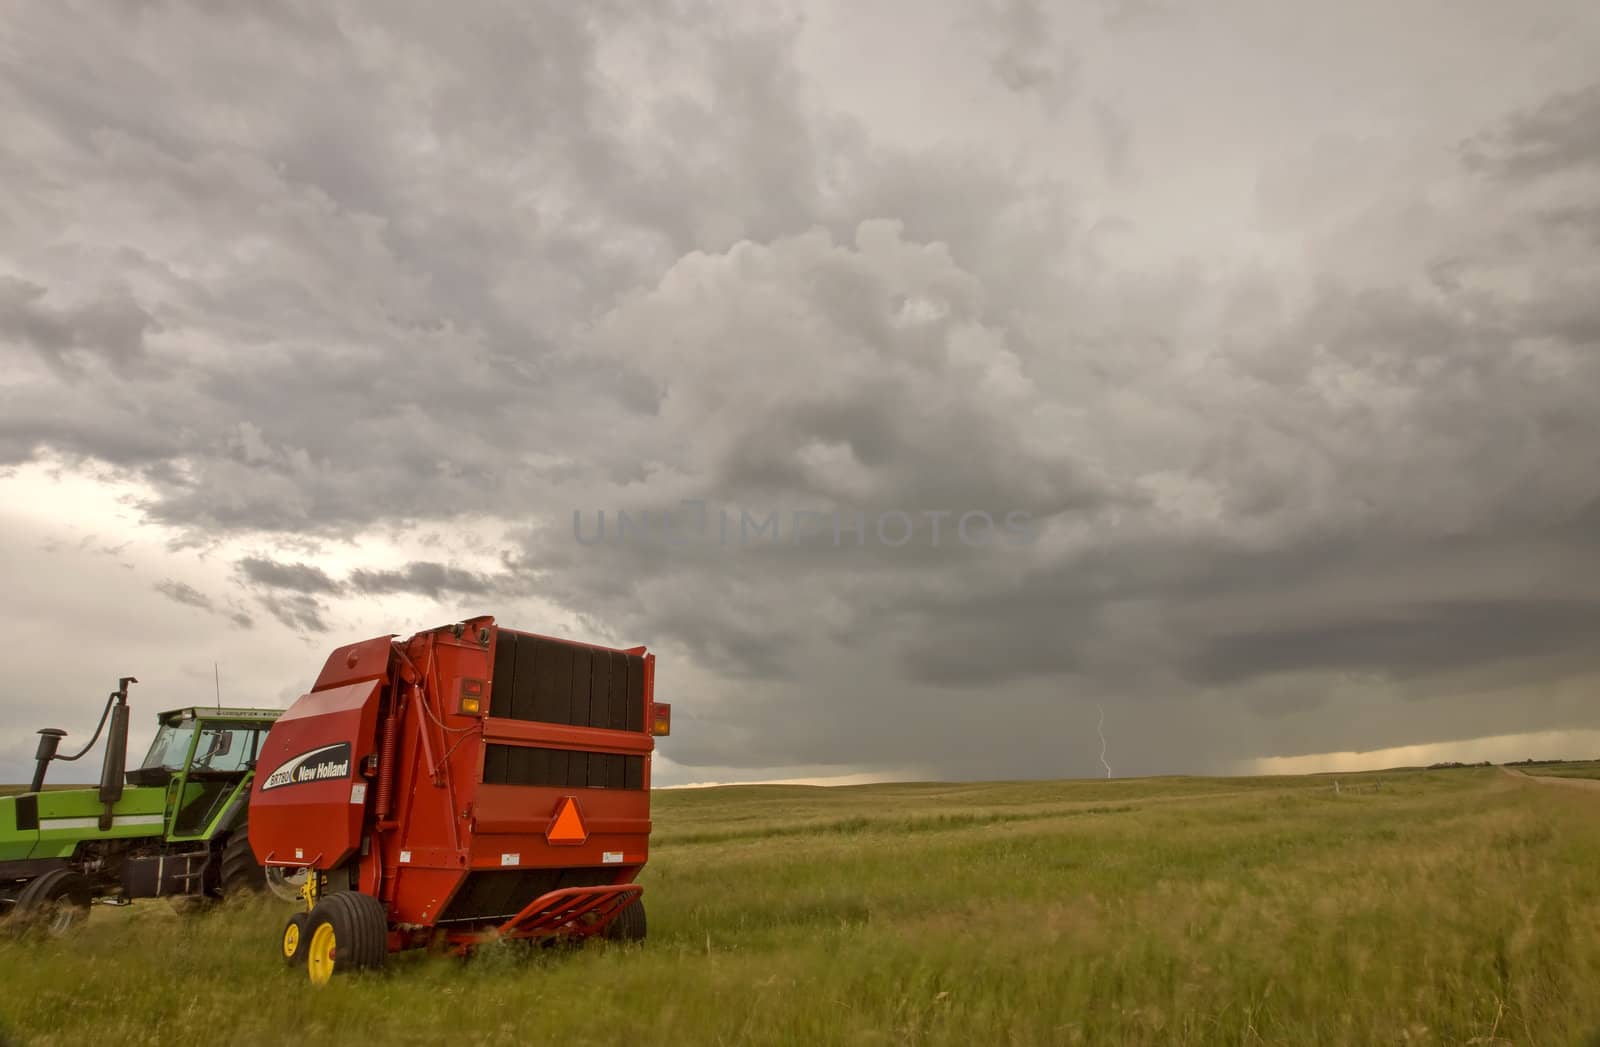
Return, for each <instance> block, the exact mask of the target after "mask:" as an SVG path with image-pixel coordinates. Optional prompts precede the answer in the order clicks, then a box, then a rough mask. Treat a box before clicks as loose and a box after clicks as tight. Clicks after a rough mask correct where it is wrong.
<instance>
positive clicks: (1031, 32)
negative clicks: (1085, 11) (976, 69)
mask: <svg viewBox="0 0 1600 1047" xmlns="http://www.w3.org/2000/svg"><path fill="white" fill-rule="evenodd" d="M978 24H979V25H980V26H981V27H983V28H984V29H985V30H986V31H987V34H988V35H989V36H990V38H991V40H992V47H993V50H992V52H991V57H990V59H989V67H990V70H991V71H992V73H993V74H994V76H995V78H996V79H997V80H999V81H1000V83H1002V84H1004V85H1005V86H1006V87H1007V88H1008V89H1010V90H1012V91H1016V92H1019V93H1031V94H1035V95H1037V96H1038V98H1039V99H1040V100H1041V101H1042V102H1043V104H1044V105H1045V107H1046V109H1047V110H1049V111H1050V112H1059V111H1060V109H1061V107H1062V106H1063V105H1065V104H1066V102H1067V101H1068V100H1069V98H1070V97H1071V96H1072V94H1073V91H1074V88H1075V86H1076V80H1077V66H1078V60H1077V58H1076V56H1075V55H1074V54H1073V53H1072V52H1071V51H1070V50H1069V49H1068V48H1067V47H1066V46H1065V45H1064V44H1063V43H1062V42H1061V41H1060V40H1059V39H1058V38H1057V33H1056V27H1055V23H1054V20H1053V14H1052V10H1051V9H1050V8H1049V7H1048V6H1047V5H1045V4H1042V3H1039V2H1038V0H997V2H995V3H992V4H989V5H987V6H986V7H985V9H984V10H983V12H982V14H981V15H980V16H979V17H978Z"/></svg>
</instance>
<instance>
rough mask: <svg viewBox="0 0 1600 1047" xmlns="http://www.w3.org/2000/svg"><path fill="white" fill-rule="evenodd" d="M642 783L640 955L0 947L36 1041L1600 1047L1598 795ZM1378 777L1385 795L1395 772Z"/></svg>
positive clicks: (257, 919)
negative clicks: (353, 967) (644, 928)
mask: <svg viewBox="0 0 1600 1047" xmlns="http://www.w3.org/2000/svg"><path fill="white" fill-rule="evenodd" d="M1339 780H1340V789H1339V790H1338V791H1337V792H1335V790H1334V788H1333V782H1332V781H1331V780H1330V779H1329V778H1326V777H1321V776H1317V777H1304V778H1261V779H1195V778H1168V779H1138V780H1113V781H1109V782H1105V781H1075V782H1009V783H989V784H933V783H917V784H906V785H876V786H855V787H848V788H832V789H817V788H807V787H798V786H746V787H729V788H719V789H706V790H682V791H667V792H660V793H658V794H657V795H656V797H655V819H656V836H655V838H654V841H653V851H652V856H651V860H650V865H649V866H648V868H647V870H646V873H645V875H644V877H643V881H642V882H644V883H645V885H646V900H647V905H648V908H649V918H650V940H649V941H648V943H647V944H645V945H644V946H643V947H642V948H641V947H627V946H610V945H605V944H596V945H592V946H589V947H586V948H583V949H580V950H571V951H556V950H546V951H530V950H525V949H516V948H500V949H494V950H486V951H485V952H482V953H480V954H479V955H477V956H476V957H474V958H473V959H471V960H469V961H465V962H463V961H456V960H449V959H443V958H436V957H428V956H403V957H399V958H396V959H395V960H394V961H392V962H391V964H390V966H389V968H388V969H387V970H386V971H385V972H384V973H382V974H380V975H375V976H365V977H352V978H347V979H336V980H335V982H334V983H333V984H331V985H329V986H326V987H324V988H321V989H313V988H311V987H310V986H308V985H307V984H306V982H305V978H304V975H303V973H301V972H299V971H293V972H291V971H289V970H287V969H285V968H284V967H283V965H282V963H281V962H280V961H279V959H278V958H277V956H276V955H275V952H274V947H275V945H276V940H277V931H278V928H279V926H280V925H281V921H282V919H283V916H284V911H283V910H282V909H281V908H278V907H275V906H270V905H259V906H240V907H234V908H227V909H223V910H221V911H216V912H212V913H208V914H205V915H203V916H199V917H187V918H180V917H177V916H175V915H173V914H172V913H171V912H170V910H169V909H168V908H167V906H165V905H164V904H162V903H138V904H135V905H133V906H130V907H128V908H126V909H111V908H100V909H97V910H96V912H95V915H94V918H93V919H92V920H91V921H90V922H89V925H88V926H86V927H85V928H83V930H82V931H81V932H80V933H79V934H78V935H76V936H75V937H73V938H71V939H69V940H66V941H61V942H51V943H44V944H23V943H19V942H13V941H7V942H0V1028H3V1029H5V1030H6V1031H7V1033H8V1034H9V1035H10V1036H11V1037H13V1038H14V1039H15V1041H16V1042H17V1043H19V1044H24V1045H41V1047H46V1045H56V1044H59V1045H68V1044H71V1045H78V1044H83V1043H103V1044H108V1045H109V1044H131V1045H142V1044H148V1045H161V1047H178V1045H184V1044H216V1043H239V1044H262V1045H276V1044H297V1045H302V1044H323V1043H332V1042H337V1041H345V1042H355V1041H359V1042H364V1043H386V1044H432V1043H461V1044H521V1043H527V1042H550V1043H570V1044H655V1043H663V1044H665V1043H672V1044H743V1043H761V1044H767V1043H771V1044H788V1043H796V1044H812V1043H817V1044H832V1043H839V1044H896V1043H929V1044H963V1045H965V1044H1128V1045H1132V1044H1151V1045H1155V1044H1163V1045H1164V1044H1238V1045H1246V1044H1286V1045H1288V1044H1293V1045H1303V1044H1348V1045H1360V1047H1367V1045H1373V1044H1482V1045H1488V1044H1526V1045H1534V1047H1544V1045H1561V1044H1600V1036H1597V1035H1596V1030H1597V1029H1600V935H1597V934H1596V933H1595V932H1596V928H1597V926H1600V877H1597V876H1596V875H1595V871H1596V869H1597V868H1600V806H1597V804H1600V797H1595V796H1593V795H1592V794H1590V793H1586V792H1582V791H1574V790H1566V789H1553V788H1549V787H1545V786H1541V785H1539V784H1537V783H1533V782H1526V781H1522V780H1519V779H1517V778H1516V777H1514V776H1511V775H1507V774H1505V773H1503V772H1502V771H1500V770H1499V769H1465V770H1449V771H1436V772H1420V771H1419V772H1403V773H1394V772H1388V773H1385V774H1384V775H1382V776H1374V775H1351V776H1341V778H1340V779H1339ZM1380 781H1381V785H1379V782H1380Z"/></svg>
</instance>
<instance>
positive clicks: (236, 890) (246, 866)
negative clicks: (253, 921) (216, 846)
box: [221, 824, 267, 898]
mask: <svg viewBox="0 0 1600 1047" xmlns="http://www.w3.org/2000/svg"><path fill="white" fill-rule="evenodd" d="M249 828H250V827H249V825H248V824H245V825H241V826H239V827H238V828H237V829H235V830H233V832H232V834H230V835H229V836H228V842H227V843H225V844H223V845H222V876H221V881H222V882H221V886H222V896H223V897H224V898H236V897H243V896H245V895H251V894H261V893H262V892H264V891H265V890H266V889H267V871H266V870H265V869H263V868H262V867H261V863H260V862H258V861H256V853H255V852H254V851H252V850H251V849H250V832H249Z"/></svg>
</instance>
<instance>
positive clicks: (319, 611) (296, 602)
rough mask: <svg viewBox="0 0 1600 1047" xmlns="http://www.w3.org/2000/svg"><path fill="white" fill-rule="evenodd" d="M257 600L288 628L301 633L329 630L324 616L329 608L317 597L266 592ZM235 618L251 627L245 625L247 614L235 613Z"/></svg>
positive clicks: (242, 624) (239, 622)
mask: <svg viewBox="0 0 1600 1047" xmlns="http://www.w3.org/2000/svg"><path fill="white" fill-rule="evenodd" d="M256 602H257V603H259V604H260V605H261V607H262V609H263V610H265V611H266V612H267V613H268V614H270V615H271V616H272V617H273V618H276V619H277V620H278V621H279V623H281V624H282V625H283V626H284V627H285V628H287V629H291V630H293V631H295V632H300V633H325V632H327V631H328V622H327V619H326V618H325V617H324V615H325V614H326V613H327V608H326V607H325V606H324V605H323V604H322V603H321V601H319V600H317V599H316V598H315V597H311V596H306V595H304V594H302V593H293V592H291V593H264V594H261V595H259V596H257V597H256ZM233 620H234V621H235V622H237V623H238V624H239V625H240V626H241V627H243V628H250V626H249V625H245V621H247V620H248V616H247V615H235V616H234V619H233ZM251 624H252V625H253V624H254V623H253V622H252V623H251Z"/></svg>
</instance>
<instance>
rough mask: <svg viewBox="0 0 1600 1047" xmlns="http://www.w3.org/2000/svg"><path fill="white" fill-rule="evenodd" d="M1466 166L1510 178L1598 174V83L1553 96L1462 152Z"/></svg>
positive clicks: (1599, 97)
mask: <svg viewBox="0 0 1600 1047" xmlns="http://www.w3.org/2000/svg"><path fill="white" fill-rule="evenodd" d="M1462 153H1463V156H1464V158H1465V160H1466V162H1467V163H1468V165H1469V166H1471V167H1474V168H1476V169H1479V170H1483V171H1487V172H1490V173H1493V174H1499V175H1505V176H1509V177H1515V178H1536V177H1539V176H1542V175H1549V174H1555V173H1559V172H1572V173H1576V172H1579V171H1587V172H1589V173H1590V174H1591V176H1592V174H1593V172H1594V170H1595V169H1596V168H1600V83H1597V84H1592V85H1590V86H1588V87H1585V88H1582V89H1581V90H1577V91H1571V92H1568V93H1565V94H1560V95H1556V96H1555V97H1553V98H1550V99H1548V100H1546V101H1545V102H1543V103H1542V104H1540V105H1538V106H1535V107H1533V108H1530V109H1527V110H1524V111H1522V112H1519V113H1517V114H1515V115H1514V116H1511V117H1509V118H1508V119H1506V120H1505V121H1504V123H1502V124H1501V125H1500V126H1499V127H1498V128H1496V129H1494V130H1492V131H1489V132H1486V133H1485V134H1482V135H1479V136H1478V137H1476V138H1473V139H1471V140H1469V141H1468V142H1466V143H1464V145H1463V146H1462Z"/></svg>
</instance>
